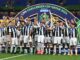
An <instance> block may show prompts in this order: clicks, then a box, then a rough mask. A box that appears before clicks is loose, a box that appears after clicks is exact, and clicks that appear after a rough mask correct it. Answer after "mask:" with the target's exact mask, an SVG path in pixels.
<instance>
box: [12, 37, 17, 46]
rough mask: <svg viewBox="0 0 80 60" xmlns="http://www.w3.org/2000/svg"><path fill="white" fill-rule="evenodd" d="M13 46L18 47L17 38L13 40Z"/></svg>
mask: <svg viewBox="0 0 80 60" xmlns="http://www.w3.org/2000/svg"><path fill="white" fill-rule="evenodd" d="M12 45H18V39H17V38H14V37H13V38H12Z"/></svg>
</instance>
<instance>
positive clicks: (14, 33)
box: [10, 22, 18, 53]
mask: <svg viewBox="0 0 80 60" xmlns="http://www.w3.org/2000/svg"><path fill="white" fill-rule="evenodd" d="M12 23H13V24H12V27H11V50H10V52H11V53H16V52H17V47H18V38H17V27H16V25H15V22H12Z"/></svg>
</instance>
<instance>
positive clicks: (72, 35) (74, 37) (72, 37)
mask: <svg viewBox="0 0 80 60" xmlns="http://www.w3.org/2000/svg"><path fill="white" fill-rule="evenodd" d="M73 48H74V49H75V55H77V30H76V24H71V28H70V55H73Z"/></svg>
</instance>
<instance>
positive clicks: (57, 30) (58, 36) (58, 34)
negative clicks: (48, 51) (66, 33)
mask: <svg viewBox="0 0 80 60" xmlns="http://www.w3.org/2000/svg"><path fill="white" fill-rule="evenodd" d="M54 31H55V36H54V55H55V54H56V53H57V50H56V49H57V46H58V48H59V54H61V39H62V37H61V28H60V22H59V21H57V22H56V26H55V29H54Z"/></svg>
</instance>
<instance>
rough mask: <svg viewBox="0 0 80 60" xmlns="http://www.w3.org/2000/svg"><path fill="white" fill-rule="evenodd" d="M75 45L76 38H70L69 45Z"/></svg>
mask: <svg viewBox="0 0 80 60" xmlns="http://www.w3.org/2000/svg"><path fill="white" fill-rule="evenodd" d="M72 45H77V38H75V37H74V38H70V46H72Z"/></svg>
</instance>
